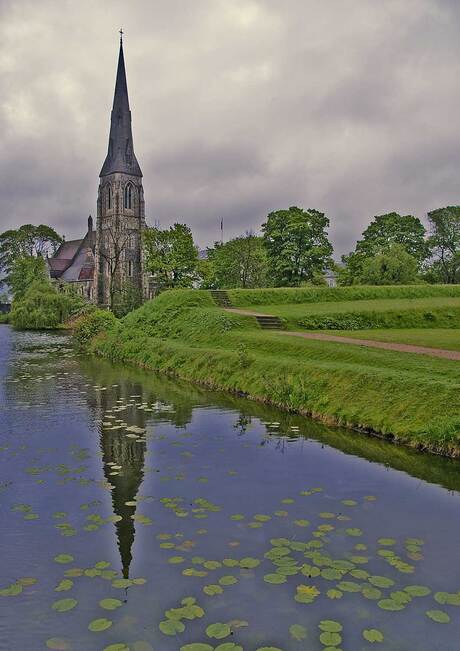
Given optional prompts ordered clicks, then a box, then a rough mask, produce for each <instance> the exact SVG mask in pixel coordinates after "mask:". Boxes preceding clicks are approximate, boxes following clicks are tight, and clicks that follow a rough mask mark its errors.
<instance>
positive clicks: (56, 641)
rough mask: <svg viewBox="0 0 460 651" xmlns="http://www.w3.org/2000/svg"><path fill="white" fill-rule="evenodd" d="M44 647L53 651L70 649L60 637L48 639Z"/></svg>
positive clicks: (66, 642) (67, 643)
mask: <svg viewBox="0 0 460 651" xmlns="http://www.w3.org/2000/svg"><path fill="white" fill-rule="evenodd" d="M46 646H47V647H48V649H54V651H68V650H69V649H70V648H71V647H70V643H69V642H68V641H67V640H64V638H62V637H50V638H49V640H46Z"/></svg>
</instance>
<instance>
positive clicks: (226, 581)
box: [219, 574, 238, 585]
mask: <svg viewBox="0 0 460 651" xmlns="http://www.w3.org/2000/svg"><path fill="white" fill-rule="evenodd" d="M219 583H220V585H234V584H235V583H238V579H237V578H236V576H232V575H231V574H227V575H225V576H221V577H220V579H219Z"/></svg>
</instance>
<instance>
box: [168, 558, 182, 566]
mask: <svg viewBox="0 0 460 651" xmlns="http://www.w3.org/2000/svg"><path fill="white" fill-rule="evenodd" d="M184 561H185V558H184V557H183V556H170V557H169V558H168V563H171V564H172V565H175V564H178V563H183V562H184Z"/></svg>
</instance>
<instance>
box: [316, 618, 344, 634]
mask: <svg viewBox="0 0 460 651" xmlns="http://www.w3.org/2000/svg"><path fill="white" fill-rule="evenodd" d="M318 626H319V628H320V629H321V630H322V631H326V632H328V633H340V632H341V631H342V629H343V626H342V624H341V623H340V622H336V621H334V620H333V619H322V620H321V621H320V623H319V624H318Z"/></svg>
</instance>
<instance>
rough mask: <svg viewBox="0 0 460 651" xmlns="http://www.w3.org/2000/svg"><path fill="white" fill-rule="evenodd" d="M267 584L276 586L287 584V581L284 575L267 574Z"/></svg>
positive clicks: (265, 577)
mask: <svg viewBox="0 0 460 651" xmlns="http://www.w3.org/2000/svg"><path fill="white" fill-rule="evenodd" d="M264 581H265V583H273V584H275V585H277V584H280V583H286V581H287V579H286V577H285V576H284V575H283V574H275V573H274V574H265V576H264Z"/></svg>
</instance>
